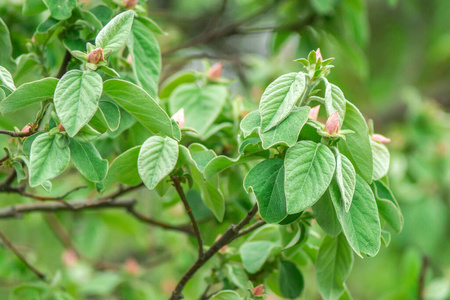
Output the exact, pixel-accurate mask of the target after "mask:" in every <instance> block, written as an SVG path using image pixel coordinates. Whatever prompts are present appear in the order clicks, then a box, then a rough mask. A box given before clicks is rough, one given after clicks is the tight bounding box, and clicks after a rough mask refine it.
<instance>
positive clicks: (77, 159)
mask: <svg viewBox="0 0 450 300" xmlns="http://www.w3.org/2000/svg"><path fill="white" fill-rule="evenodd" d="M69 148H70V159H71V160H72V162H73V164H74V165H75V167H76V168H77V169H78V171H80V173H81V174H82V175H83V176H84V177H86V179H88V180H90V181H93V182H99V181H102V180H103V179H105V176H106V172H107V171H108V161H107V160H106V159H102V157H101V156H100V154H99V153H98V151H97V149H96V148H95V147H94V145H92V143H80V142H78V141H77V140H75V139H72V141H71V142H70V145H69Z"/></svg>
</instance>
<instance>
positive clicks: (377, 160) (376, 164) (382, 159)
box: [370, 141, 389, 180]
mask: <svg viewBox="0 0 450 300" xmlns="http://www.w3.org/2000/svg"><path fill="white" fill-rule="evenodd" d="M370 144H371V146H372V155H373V175H372V179H373V180H380V179H381V178H383V177H384V176H386V175H387V172H388V170H389V150H388V149H387V148H386V146H385V145H383V144H380V143H377V142H374V141H370Z"/></svg>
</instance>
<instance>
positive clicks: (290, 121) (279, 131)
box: [260, 106, 310, 149]
mask: <svg viewBox="0 0 450 300" xmlns="http://www.w3.org/2000/svg"><path fill="white" fill-rule="evenodd" d="M309 111H310V108H309V107H308V106H303V107H300V108H298V109H297V108H294V109H293V110H292V112H291V114H290V115H288V116H287V118H286V119H284V120H283V121H282V122H281V123H280V124H278V126H276V127H274V128H272V129H270V130H269V131H266V132H263V133H261V132H260V136H261V140H262V146H263V148H264V149H269V148H270V147H273V146H275V145H278V144H283V145H286V146H288V147H292V146H293V145H294V144H295V143H296V142H297V139H298V136H299V134H300V131H301V130H302V128H303V125H305V123H306V121H308V114H309Z"/></svg>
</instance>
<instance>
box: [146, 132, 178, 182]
mask: <svg viewBox="0 0 450 300" xmlns="http://www.w3.org/2000/svg"><path fill="white" fill-rule="evenodd" d="M177 159H178V144H177V142H176V141H175V140H173V139H171V138H169V137H166V138H162V137H160V136H152V137H150V138H149V139H148V140H146V141H145V143H144V144H143V145H142V147H141V151H140V152H139V159H138V170H139V175H140V176H141V179H142V181H143V182H144V184H145V185H146V186H147V187H148V189H149V190H152V189H154V188H155V187H156V185H157V184H158V183H159V182H160V181H161V180H162V179H163V178H164V177H166V176H167V175H169V173H170V172H171V171H172V170H173V168H174V167H175V164H176V163H177Z"/></svg>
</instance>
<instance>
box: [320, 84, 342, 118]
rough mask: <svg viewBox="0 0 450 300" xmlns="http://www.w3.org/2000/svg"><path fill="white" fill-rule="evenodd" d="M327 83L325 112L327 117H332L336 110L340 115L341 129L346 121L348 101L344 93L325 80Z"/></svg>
mask: <svg viewBox="0 0 450 300" xmlns="http://www.w3.org/2000/svg"><path fill="white" fill-rule="evenodd" d="M324 82H325V86H326V88H325V97H324V98H325V110H326V111H327V116H330V115H331V114H332V113H334V112H335V111H336V110H337V112H338V115H339V127H342V123H343V122H344V119H345V110H346V100H345V97H344V93H342V91H341V89H340V88H339V87H337V86H336V85H334V84H332V83H328V80H326V79H325V78H324Z"/></svg>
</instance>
